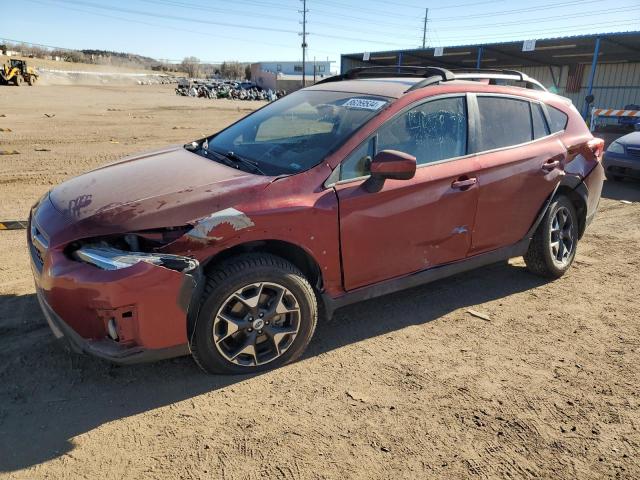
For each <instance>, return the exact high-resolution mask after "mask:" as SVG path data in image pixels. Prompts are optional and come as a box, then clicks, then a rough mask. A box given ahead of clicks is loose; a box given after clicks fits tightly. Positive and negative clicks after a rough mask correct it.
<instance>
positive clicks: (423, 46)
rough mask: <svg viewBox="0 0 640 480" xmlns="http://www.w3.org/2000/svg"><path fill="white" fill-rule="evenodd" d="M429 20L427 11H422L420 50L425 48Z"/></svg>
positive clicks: (426, 9)
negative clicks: (422, 25) (422, 24)
mask: <svg viewBox="0 0 640 480" xmlns="http://www.w3.org/2000/svg"><path fill="white" fill-rule="evenodd" d="M428 18H429V9H428V8H425V9H424V28H423V29H422V48H425V44H426V42H427V21H428V20H427V19H428Z"/></svg>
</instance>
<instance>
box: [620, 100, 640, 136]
mask: <svg viewBox="0 0 640 480" xmlns="http://www.w3.org/2000/svg"><path fill="white" fill-rule="evenodd" d="M624 110H640V105H636V104H633V103H632V104H629V105H625V106H624ZM618 123H619V124H620V125H623V126H626V127H629V128H632V129H635V130H640V117H620V118H619V119H618Z"/></svg>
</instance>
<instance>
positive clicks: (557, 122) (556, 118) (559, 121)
mask: <svg viewBox="0 0 640 480" xmlns="http://www.w3.org/2000/svg"><path fill="white" fill-rule="evenodd" d="M547 112H549V127H550V129H551V133H556V132H561V131H562V130H564V129H565V128H567V121H568V120H569V117H567V114H566V113H564V112H562V111H560V110H558V109H557V108H555V107H552V106H551V105H547Z"/></svg>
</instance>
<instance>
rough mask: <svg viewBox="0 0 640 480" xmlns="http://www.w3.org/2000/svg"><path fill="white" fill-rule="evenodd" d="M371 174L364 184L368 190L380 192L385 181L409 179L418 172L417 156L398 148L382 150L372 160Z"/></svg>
mask: <svg viewBox="0 0 640 480" xmlns="http://www.w3.org/2000/svg"><path fill="white" fill-rule="evenodd" d="M370 171H371V176H370V177H369V179H368V180H367V181H366V182H365V183H364V184H363V186H364V188H365V189H366V190H367V191H368V192H371V193H373V192H379V191H380V190H381V189H382V186H383V185H384V181H385V180H387V179H391V180H409V179H411V178H413V176H414V175H415V174H416V157H414V156H413V155H409V154H408V153H404V152H399V151H397V150H382V151H381V152H378V154H377V155H376V156H375V157H373V160H371V167H370Z"/></svg>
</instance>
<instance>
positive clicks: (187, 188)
mask: <svg viewBox="0 0 640 480" xmlns="http://www.w3.org/2000/svg"><path fill="white" fill-rule="evenodd" d="M271 180H272V177H265V176H261V175H253V174H251V173H247V172H244V171H241V170H236V169H234V168H231V167H228V166H226V165H223V164H220V163H218V162H215V161H213V160H210V159H208V158H205V157H202V156H200V155H197V154H195V153H192V152H189V151H187V150H185V149H184V148H183V147H182V146H178V147H169V148H165V149H163V150H158V151H154V152H149V153H145V154H141V155H135V156H131V157H126V158H125V159H123V160H122V161H120V162H117V163H114V164H111V165H108V166H105V167H102V168H99V169H97V170H93V171H91V172H88V173H85V174H83V175H80V176H78V177H75V178H72V179H70V180H68V181H66V182H64V183H62V184H60V185H59V186H57V187H55V188H54V189H53V190H51V193H50V200H51V203H52V204H53V206H54V208H55V209H56V210H57V211H58V212H60V213H61V214H63V215H64V216H65V217H66V218H67V220H68V221H69V223H70V224H71V225H73V227H72V229H73V230H76V231H78V232H80V231H82V232H83V233H84V234H83V235H82V236H86V235H87V234H88V235H101V234H112V233H113V234H115V233H124V232H127V231H135V230H144V229H150V228H159V227H169V226H179V225H184V224H187V223H189V222H190V221H192V220H194V219H198V218H201V217H204V216H206V215H210V214H211V213H212V212H216V211H218V210H220V209H224V208H227V207H229V206H232V205H233V204H234V203H236V202H238V201H240V200H242V199H243V198H245V199H246V195H247V194H251V193H252V192H254V191H255V190H256V189H263V188H264V187H265V186H266V185H268V184H269V183H270V181H271ZM69 233H70V232H69Z"/></svg>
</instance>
